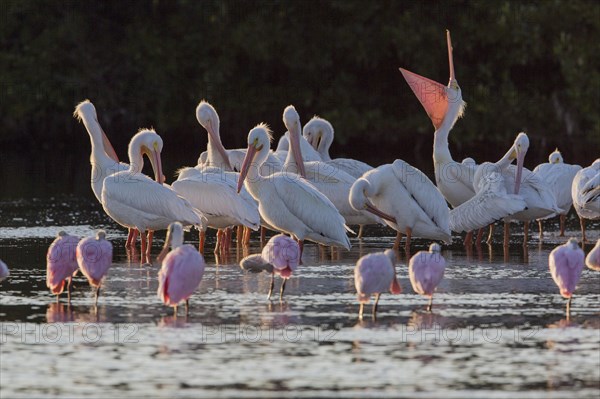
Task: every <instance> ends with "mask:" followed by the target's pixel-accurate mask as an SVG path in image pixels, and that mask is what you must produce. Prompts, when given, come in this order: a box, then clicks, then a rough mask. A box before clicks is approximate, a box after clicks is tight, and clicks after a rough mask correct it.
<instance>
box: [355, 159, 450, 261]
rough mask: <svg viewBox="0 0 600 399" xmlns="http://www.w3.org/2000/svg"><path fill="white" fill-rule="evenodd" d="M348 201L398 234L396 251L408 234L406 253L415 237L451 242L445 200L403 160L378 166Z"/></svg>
mask: <svg viewBox="0 0 600 399" xmlns="http://www.w3.org/2000/svg"><path fill="white" fill-rule="evenodd" d="M349 200H350V203H351V204H352V206H353V207H354V208H355V209H360V210H366V211H368V212H371V213H373V214H375V215H377V216H379V217H381V218H383V219H384V220H385V222H386V223H387V225H388V226H390V227H391V228H393V229H394V230H396V231H397V232H398V234H397V237H396V242H395V244H394V249H396V250H397V249H398V247H399V245H400V238H401V236H402V233H404V234H406V243H405V246H406V248H405V249H406V252H407V253H409V252H410V241H411V237H413V236H415V237H422V238H428V239H431V240H443V241H445V242H447V243H450V241H451V239H452V238H451V233H450V226H449V224H448V217H449V213H448V205H446V201H445V200H444V197H443V196H442V194H440V192H439V191H438V190H437V188H436V187H435V186H434V184H433V183H432V182H431V180H429V179H428V178H427V176H425V174H424V173H423V172H421V171H420V170H419V169H417V168H415V167H413V166H411V165H409V164H408V163H406V162H404V161H403V160H401V159H396V160H395V161H394V162H393V163H392V164H387V165H382V166H379V167H377V168H375V169H373V170H372V171H370V172H367V173H365V175H364V176H363V177H361V178H360V179H358V180H356V182H355V183H354V184H353V185H352V189H351V190H350V195H349Z"/></svg>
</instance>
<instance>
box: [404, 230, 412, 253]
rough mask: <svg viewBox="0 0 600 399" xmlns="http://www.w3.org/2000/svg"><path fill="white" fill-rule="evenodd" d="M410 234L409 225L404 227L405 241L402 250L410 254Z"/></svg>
mask: <svg viewBox="0 0 600 399" xmlns="http://www.w3.org/2000/svg"><path fill="white" fill-rule="evenodd" d="M411 236H412V229H411V228H410V227H407V228H406V242H405V243H404V250H405V251H406V254H407V256H408V254H410V237H411Z"/></svg>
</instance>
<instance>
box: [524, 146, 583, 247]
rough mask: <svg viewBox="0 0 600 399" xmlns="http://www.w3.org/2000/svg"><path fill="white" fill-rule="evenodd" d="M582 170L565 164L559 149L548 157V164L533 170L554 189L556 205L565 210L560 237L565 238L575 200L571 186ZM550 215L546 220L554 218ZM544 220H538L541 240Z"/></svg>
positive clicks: (561, 218)
mask: <svg viewBox="0 0 600 399" xmlns="http://www.w3.org/2000/svg"><path fill="white" fill-rule="evenodd" d="M580 170H581V166H579V165H569V164H566V163H564V162H563V157H562V155H561V154H560V151H558V148H557V149H556V150H554V152H553V153H552V154H550V156H549V157H548V162H547V163H543V164H540V165H538V166H536V167H535V169H533V173H535V174H536V175H537V176H539V177H540V178H541V179H543V180H544V181H545V182H546V183H547V184H548V185H549V186H550V187H551V189H552V191H553V192H554V195H555V196H556V203H557V205H558V207H559V208H561V209H562V210H563V212H562V213H560V214H559V216H560V237H564V236H565V220H566V218H567V213H569V210H570V209H571V205H572V204H573V198H572V196H571V186H572V185H573V179H574V178H575V175H576V174H577V172H579V171H580ZM554 216H555V215H550V216H548V217H547V218H546V219H548V218H551V217H554ZM542 220H544V219H539V220H538V225H539V229H540V239H541V238H542V234H543V229H542V227H543V226H542Z"/></svg>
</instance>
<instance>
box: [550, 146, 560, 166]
mask: <svg viewBox="0 0 600 399" xmlns="http://www.w3.org/2000/svg"><path fill="white" fill-rule="evenodd" d="M548 162H550V163H563V157H562V155H561V154H560V151H558V148H557V149H556V150H554V152H553V153H552V154H550V156H549V157H548Z"/></svg>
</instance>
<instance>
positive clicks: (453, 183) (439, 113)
mask: <svg viewBox="0 0 600 399" xmlns="http://www.w3.org/2000/svg"><path fill="white" fill-rule="evenodd" d="M446 41H447V44H448V62H449V65H450V81H449V82H448V86H444V85H443V84H441V83H437V82H434V81H433V80H431V79H428V78H425V77H423V76H420V75H417V74H416V73H413V72H410V71H407V70H406V69H403V68H400V72H402V76H404V79H405V80H406V82H407V83H408V85H409V86H410V88H411V89H412V91H413V92H414V94H415V95H416V96H417V98H418V99H419V101H420V102H421V105H422V106H423V108H424V109H425V111H426V112H427V115H429V118H430V119H431V122H432V123H433V126H434V128H435V133H434V136H433V137H434V138H433V167H434V171H435V183H436V186H437V188H438V189H439V190H440V192H441V193H442V194H443V196H444V198H446V201H448V203H450V205H451V206H452V207H453V208H456V207H457V206H459V205H461V204H462V203H464V202H466V201H467V200H469V199H471V198H473V196H474V195H475V189H474V187H473V177H474V175H475V166H474V165H473V164H471V163H461V162H457V161H455V160H454V159H453V158H452V155H451V154H450V148H449V146H448V135H449V134H450V130H451V129H452V127H453V126H454V124H455V123H456V121H457V120H458V118H460V117H462V115H463V113H464V110H465V106H466V103H465V102H464V101H463V99H462V92H461V89H460V87H459V85H458V81H457V80H456V77H455V75H454V60H453V56H452V41H451V39H450V32H449V31H446ZM471 239H472V233H471V232H469V233H468V234H467V236H466V237H465V244H466V245H469V244H470V241H471Z"/></svg>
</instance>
